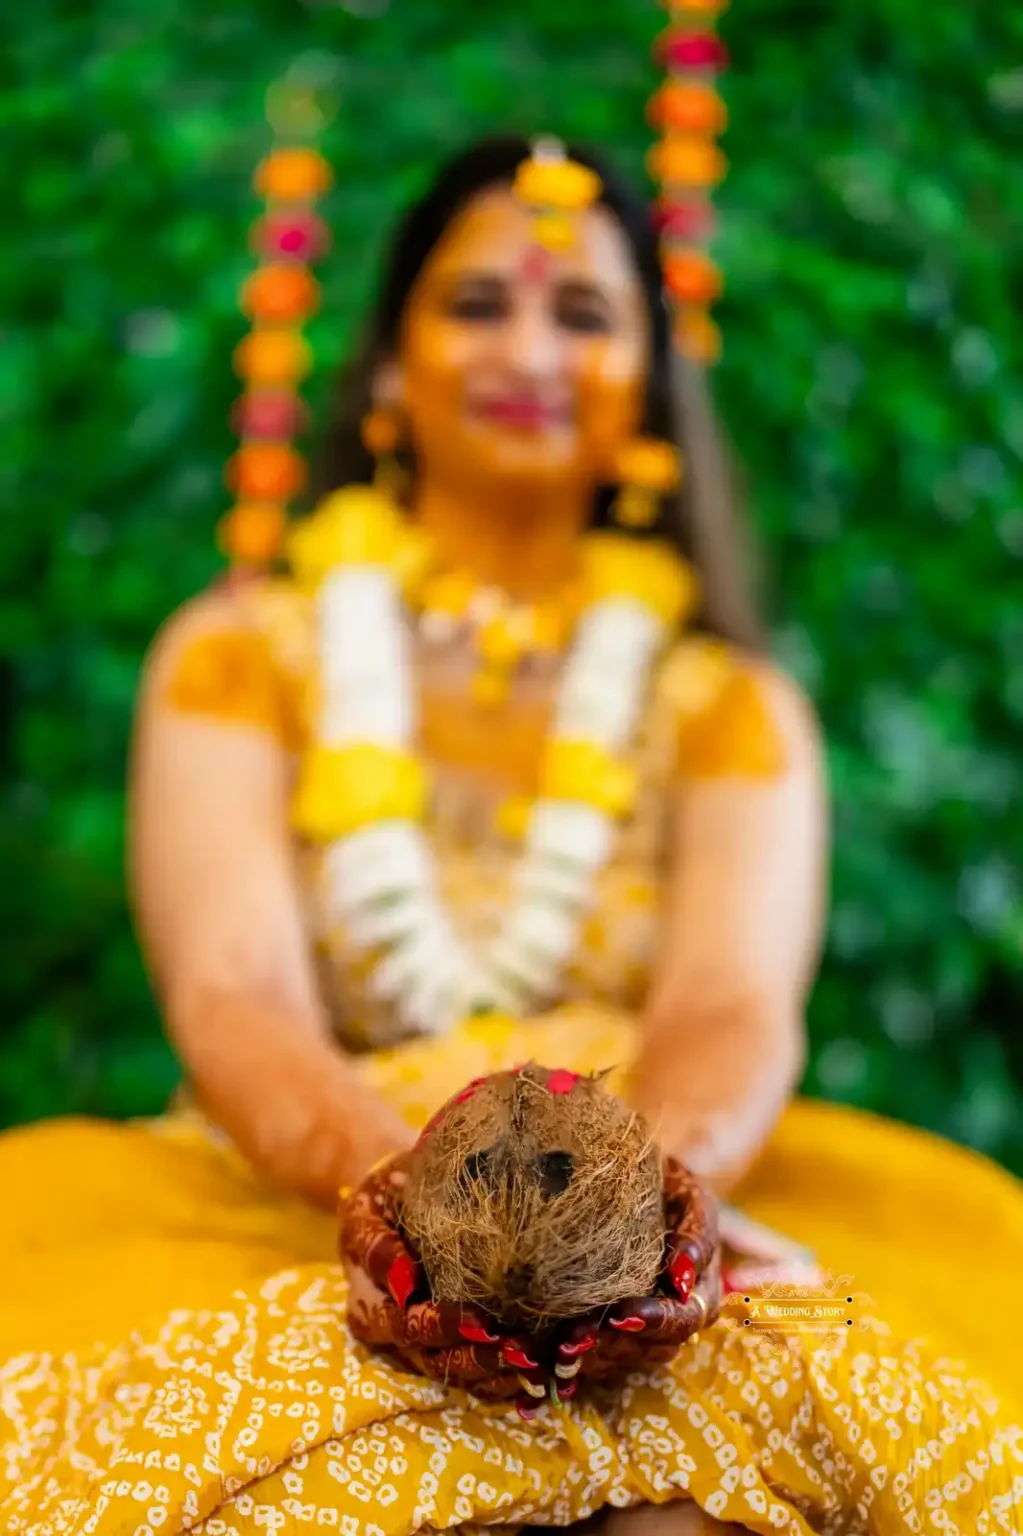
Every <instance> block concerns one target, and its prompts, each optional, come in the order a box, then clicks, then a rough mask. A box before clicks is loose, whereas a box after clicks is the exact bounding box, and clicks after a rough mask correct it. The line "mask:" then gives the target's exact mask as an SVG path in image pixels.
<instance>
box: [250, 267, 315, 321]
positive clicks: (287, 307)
mask: <svg viewBox="0 0 1023 1536" xmlns="http://www.w3.org/2000/svg"><path fill="white" fill-rule="evenodd" d="M319 302H320V285H319V283H318V282H317V281H316V279H315V277H313V275H312V273H311V272H307V271H306V270H305V268H304V267H296V266H291V265H289V264H288V263H286V262H272V263H271V264H270V265H269V266H266V267H260V268H259V270H258V271H257V272H253V274H252V276H251V277H250V278H249V279H248V281H247V282H246V284H245V286H244V288H243V289H242V309H243V310H244V311H245V313H246V314H247V315H249V316H250V317H251V318H253V319H256V320H262V321H265V322H267V323H268V324H270V325H288V324H291V323H293V322H294V321H297V320H305V319H306V318H307V317H308V316H309V315H311V314H313V313H314V311H315V310H316V308H317V306H318V304H319Z"/></svg>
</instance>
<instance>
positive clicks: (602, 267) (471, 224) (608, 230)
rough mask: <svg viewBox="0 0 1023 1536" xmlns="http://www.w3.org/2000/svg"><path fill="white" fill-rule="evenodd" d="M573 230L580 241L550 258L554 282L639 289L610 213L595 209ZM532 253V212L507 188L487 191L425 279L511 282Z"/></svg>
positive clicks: (454, 225) (461, 216)
mask: <svg viewBox="0 0 1023 1536" xmlns="http://www.w3.org/2000/svg"><path fill="white" fill-rule="evenodd" d="M575 224H576V229H577V232H578V238H577V240H576V242H575V245H574V246H573V248H572V249H571V250H570V251H563V252H562V251H559V252H554V253H551V255H550V257H549V261H550V264H551V266H552V268H553V269H554V271H555V272H556V274H557V277H558V278H560V279H562V280H568V281H572V280H576V279H578V280H581V281H586V282H590V283H596V284H599V285H600V286H601V287H605V288H623V287H630V288H634V289H638V288H639V286H640V283H639V277H638V274H637V272H636V266H635V261H634V259H633V256H632V252H631V250H630V247H629V243H628V241H627V239H626V237H625V234H624V232H623V230H622V228H621V225H620V224H619V223H618V221H617V219H616V218H615V217H614V215H613V214H612V213H611V211H610V210H609V209H608V208H606V207H604V206H602V205H600V204H598V205H597V206H595V207H593V208H588V209H587V210H586V211H585V212H584V213H583V214H581V215H579V216H578V217H577V218H576V220H575ZM535 248H536V238H535V236H534V233H533V215H532V213H531V212H530V210H529V209H528V208H525V207H523V205H522V204H521V203H520V202H519V200H518V199H517V198H516V197H515V196H514V194H513V193H512V191H511V188H510V187H489V188H487V190H486V191H484V192H480V193H477V195H476V196H475V197H474V198H473V199H472V200H471V201H470V202H469V203H467V204H466V206H465V208H463V209H462V210H461V211H460V212H459V213H458V214H457V215H456V216H455V218H454V219H453V220H452V221H451V223H450V224H449V225H448V228H447V229H446V230H445V232H444V234H443V235H442V236H441V238H440V240H439V241H438V242H437V245H436V246H435V248H434V250H433V252H432V253H431V255H430V258H429V260H428V261H427V263H426V267H425V269H424V276H429V277H431V278H436V277H441V278H444V279H450V278H453V277H457V276H460V275H462V274H463V273H468V272H472V273H479V274H483V273H490V274H495V275H500V276H506V277H513V276H514V275H515V274H516V273H517V272H518V271H520V270H521V268H522V266H523V263H524V262H525V261H526V260H527V258H528V257H529V255H530V253H531V252H533V251H535Z"/></svg>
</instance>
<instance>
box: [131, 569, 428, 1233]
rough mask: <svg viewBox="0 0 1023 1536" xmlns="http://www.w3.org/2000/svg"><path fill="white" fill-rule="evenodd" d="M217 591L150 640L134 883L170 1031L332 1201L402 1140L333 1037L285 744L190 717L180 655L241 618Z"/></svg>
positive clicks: (305, 1183) (244, 1119)
mask: <svg viewBox="0 0 1023 1536" xmlns="http://www.w3.org/2000/svg"><path fill="white" fill-rule="evenodd" d="M238 608H239V605H238V604H237V602H236V601H233V600H232V599H231V598H230V597H225V596H220V595H218V594H211V595H210V596H207V597H204V598H201V599H199V600H198V601H197V602H196V603H194V604H192V605H191V606H190V607H189V608H186V609H184V610H183V611H182V612H181V613H180V614H179V615H177V616H176V617H175V618H174V619H173V620H172V621H171V623H170V624H169V625H168V626H167V628H166V629H165V630H164V632H163V634H162V635H161V637H160V638H159V640H158V642H157V644H156V646H155V647H154V651H153V654H152V656H151V658H150V662H149V665H148V667H147V669H146V674H145V678H144V684H143V689H142V694H141V699H140V703H139V709H138V717H137V722H136V739H135V750H134V755H133V764H132V773H131V784H130V792H129V846H130V865H131V868H130V883H131V887H132V892H133V899H134V906H135V911H136V917H137V921H138V925H139V929H140V934H141V939H142V944H143V948H144V951H145V954H146V958H147V961H148V964H149V969H150V975H151V977H152V980H153V984H154V986H155V988H156V991H157V994H158V997H159V1000H160V1002H161V1004H162V1007H163V1012H164V1016H165V1019H166V1022H167V1028H168V1031H169V1033H170V1036H171V1038H172V1040H173V1042H174V1044H175V1046H176V1048H177V1050H178V1051H179V1053H180V1055H181V1057H182V1059H183V1061H184V1064H185V1066H186V1068H187V1070H188V1072H189V1074H190V1076H191V1078H192V1080H193V1082H194V1084H195V1087H196V1090H197V1092H198V1094H199V1097H200V1099H201V1101H202V1102H203V1104H204V1105H205V1107H206V1108H207V1110H208V1112H209V1113H210V1114H211V1115H212V1116H213V1117H214V1119H215V1120H216V1121H217V1123H218V1124H220V1125H221V1126H223V1127H224V1129H225V1130H227V1131H228V1132H229V1133H230V1135H231V1136H232V1138H233V1139H234V1141H235V1142H236V1143H237V1145H238V1146H239V1147H240V1148H241V1149H242V1150H243V1151H244V1152H245V1153H247V1154H248V1156H249V1157H250V1158H251V1159H252V1160H253V1161H254V1162H255V1163H256V1165H257V1166H258V1167H259V1168H260V1169H262V1170H263V1172H265V1173H266V1174H267V1176H268V1177H269V1178H271V1179H272V1180H273V1181H274V1182H276V1183H278V1184H281V1185H283V1186H285V1187H287V1188H289V1189H292V1190H294V1191H296V1192H298V1193H300V1194H302V1195H305V1196H307V1197H308V1198H311V1199H313V1200H315V1201H317V1202H318V1203H320V1204H323V1205H333V1204H335V1203H336V1199H337V1192H338V1188H339V1186H340V1185H342V1184H352V1183H354V1182H355V1181H356V1180H357V1179H358V1178H359V1177H360V1176H361V1175H362V1174H364V1173H365V1172H366V1170H367V1169H368V1168H369V1167H370V1166H372V1164H373V1163H374V1162H376V1161H377V1160H378V1159H379V1158H380V1157H382V1156H384V1155H385V1154H386V1153H388V1152H391V1151H394V1150H395V1149H396V1148H398V1147H400V1146H402V1145H405V1144H406V1143H407V1141H408V1140H410V1139H411V1138H410V1136H409V1134H408V1133H407V1132H406V1131H405V1128H404V1126H403V1125H402V1124H401V1122H400V1121H399V1120H398V1119H397V1117H396V1116H395V1115H394V1114H393V1112H392V1111H391V1110H390V1109H389V1108H388V1107H387V1106H386V1105H385V1104H384V1103H383V1102H382V1101H380V1100H377V1099H376V1098H375V1096H374V1095H373V1094H372V1092H371V1090H370V1089H369V1088H368V1087H366V1086H364V1085H363V1084H361V1083H359V1082H358V1080H357V1077H356V1074H355V1071H354V1068H353V1066H352V1064H351V1063H350V1061H349V1060H347V1059H346V1058H345V1056H344V1055H343V1053H342V1052H341V1051H340V1050H339V1049H338V1048H337V1047H336V1045H335V1044H334V1043H333V1042H332V1041H331V1039H330V1035H329V1031H328V1027H327V1021H326V1019H325V1016H324V1010H323V1007H322V1004H321V1002H320V999H319V997H318V995H317V990H316V985H315V978H314V971H313V965H312V960H311V956H310V947H309V941H308V936H307V934H306V932H305V930H304V926H303V921H302V913H301V906H300V902H299V897H298V891H297V887H296V880H295V872H294V869H293V860H292V850H291V845H290V841H289V837H288V831H287V805H288V795H289V789H290V783H289V765H288V758H287V754H286V752H285V750H284V748H283V747H282V745H281V743H280V741H279V740H278V739H277V738H276V737H275V735H274V734H273V732H272V731H271V730H269V729H266V728H259V727H258V726H255V725H246V724H244V723H242V724H232V723H229V722H226V721H222V720H218V719H216V718H214V717H212V716H205V715H202V714H198V713H195V714H192V713H184V712H181V711H179V710H178V709H177V708H175V706H174V704H173V703H172V702H171V701H170V695H171V693H172V686H173V680H174V679H175V678H176V677H177V676H179V675H180V673H179V668H180V667H181V664H182V658H183V656H184V655H185V654H186V653H187V652H188V650H189V648H190V647H194V644H195V642H196V640H197V639H198V638H199V637H201V636H203V635H205V634H215V633H217V632H218V631H219V632H222V633H223V632H228V633H229V632H233V631H237V630H238V629H239V627H240V626H244V623H245V620H244V617H243V615H242V614H241V613H240V612H239V611H238Z"/></svg>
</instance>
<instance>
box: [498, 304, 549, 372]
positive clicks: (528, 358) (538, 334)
mask: <svg viewBox="0 0 1023 1536" xmlns="http://www.w3.org/2000/svg"><path fill="white" fill-rule="evenodd" d="M506 347H507V353H506V356H507V361H508V363H509V364H510V366H511V367H513V368H514V369H515V371H516V372H517V373H520V374H521V375H522V376H523V377H525V378H530V379H539V378H548V377H550V375H551V374H553V373H555V372H556V371H557V369H558V367H559V366H560V361H561V345H560V339H559V336H558V329H557V326H556V325H554V324H553V323H552V321H551V318H550V315H549V313H548V311H547V307H546V305H545V304H544V303H543V301H542V299H541V298H540V297H539V296H538V295H537V296H533V295H529V296H528V297H522V298H520V299H519V300H518V302H517V303H516V305H515V307H514V310H513V312H512V314H511V315H510V316H509V319H508V324H507V330H506Z"/></svg>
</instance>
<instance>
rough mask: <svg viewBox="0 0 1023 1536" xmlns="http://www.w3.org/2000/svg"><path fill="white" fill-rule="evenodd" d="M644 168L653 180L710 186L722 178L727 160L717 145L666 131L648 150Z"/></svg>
mask: <svg viewBox="0 0 1023 1536" xmlns="http://www.w3.org/2000/svg"><path fill="white" fill-rule="evenodd" d="M647 168H648V170H649V172H650V175H651V176H652V177H653V179H654V181H663V182H666V183H668V184H669V185H671V184H672V183H676V184H679V185H682V184H684V185H687V186H691V187H713V186H716V185H717V183H718V182H719V181H722V180H723V179H724V176H725V172H726V170H727V169H728V162H727V160H726V159H725V157H724V155H723V154H722V153H721V151H720V150H719V149H718V148H717V146H716V145H714V144H709V143H707V141H706V140H705V139H695V138H689V137H688V136H687V135H676V134H669V135H668V137H667V138H666V139H662V141H661V143H660V144H655V145H654V147H653V149H652V150H651V151H650V154H649V156H648V157H647Z"/></svg>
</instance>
